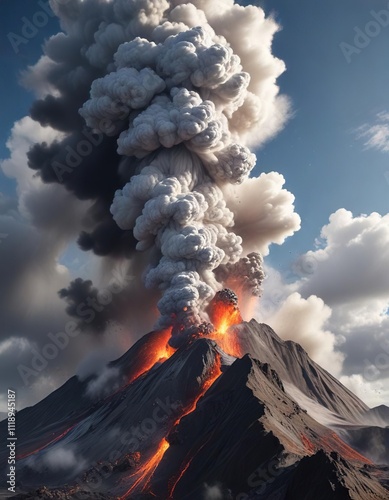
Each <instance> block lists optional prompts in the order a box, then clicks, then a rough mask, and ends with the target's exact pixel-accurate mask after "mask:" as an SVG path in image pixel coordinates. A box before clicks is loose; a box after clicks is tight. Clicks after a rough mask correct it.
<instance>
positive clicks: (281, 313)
mask: <svg viewBox="0 0 389 500" xmlns="http://www.w3.org/2000/svg"><path fill="white" fill-rule="evenodd" d="M388 217H389V214H386V215H380V214H378V213H372V214H369V215H358V216H354V215H353V214H352V213H351V212H349V211H347V210H345V209H339V210H338V211H336V212H335V213H334V214H332V215H331V216H330V219H329V223H328V224H327V225H325V226H324V227H323V228H322V230H321V235H320V236H321V238H320V239H319V240H317V242H316V247H315V248H314V249H313V250H310V251H308V252H307V253H305V254H303V255H301V256H300V257H299V258H298V259H297V261H296V262H295V263H294V265H293V276H294V280H290V279H289V280H288V282H285V281H284V279H283V277H282V275H281V274H279V273H277V272H276V271H274V270H272V269H269V270H268V272H267V274H268V279H267V281H266V282H265V293H264V296H263V299H262V301H261V303H260V306H259V310H260V312H261V318H262V319H263V320H265V321H267V322H268V323H269V324H270V325H271V326H273V327H274V328H275V330H276V331H277V332H278V333H279V334H280V335H281V336H282V337H283V338H291V339H292V340H296V341H297V342H299V343H301V345H302V346H303V347H304V348H305V349H306V350H307V351H308V353H309V354H310V355H311V356H312V357H313V359H315V361H318V362H319V364H321V365H322V366H324V367H325V368H327V369H328V370H329V371H331V372H332V373H334V370H335V373H336V372H338V374H339V373H340V374H341V376H342V378H341V380H342V381H343V382H344V383H345V385H347V386H348V387H349V388H350V389H352V390H354V392H356V393H357V394H358V395H360V396H361V397H362V399H363V400H364V401H366V402H367V403H368V404H373V405H374V404H379V403H386V404H388V403H389V399H388V394H387V391H386V389H385V387H386V386H385V384H386V380H387V379H388V377H389V316H388V310H389V261H388V251H387V249H388V248H389V246H388V245H389V224H388V222H389V218H388ZM296 277H297V280H296ZM289 278H290V277H289ZM316 341H317V342H318V343H317V344H316ZM334 361H335V363H334ZM340 368H341V371H340V372H339V369H340Z"/></svg>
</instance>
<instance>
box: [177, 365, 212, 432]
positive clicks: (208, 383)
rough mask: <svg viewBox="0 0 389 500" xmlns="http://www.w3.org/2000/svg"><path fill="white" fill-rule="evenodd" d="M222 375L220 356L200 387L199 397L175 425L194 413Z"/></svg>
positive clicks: (185, 410)
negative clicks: (200, 401) (198, 404)
mask: <svg viewBox="0 0 389 500" xmlns="http://www.w3.org/2000/svg"><path fill="white" fill-rule="evenodd" d="M221 374H222V371H221V362H220V356H217V358H216V360H215V364H214V365H213V367H212V369H211V371H210V372H209V374H208V376H207V378H206V379H205V381H204V382H203V384H202V386H201V387H200V391H199V393H198V395H197V396H196V398H195V399H194V401H193V402H192V403H191V404H190V405H189V406H188V407H187V408H185V409H184V412H183V413H182V415H181V416H180V418H178V419H177V420H176V421H175V422H174V425H178V424H179V423H180V421H181V419H182V418H183V417H185V416H186V415H188V414H189V413H192V411H194V410H195V409H196V406H197V403H198V401H199V399H200V398H201V397H203V396H204V394H205V393H206V392H207V391H208V389H209V388H210V387H211V385H212V384H213V383H214V382H215V380H216V379H218V378H219V377H220V375H221Z"/></svg>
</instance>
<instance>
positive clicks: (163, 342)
mask: <svg viewBox="0 0 389 500" xmlns="http://www.w3.org/2000/svg"><path fill="white" fill-rule="evenodd" d="M170 337H171V328H167V329H165V330H157V331H155V332H153V333H152V335H151V336H150V339H149V340H148V342H146V343H145V344H144V345H142V347H141V349H140V350H139V353H138V356H137V364H136V366H135V367H134V369H133V370H132V371H131V373H130V374H129V376H128V379H127V385H129V384H131V383H132V382H134V380H136V379H137V378H139V377H140V376H141V375H143V374H144V373H146V372H147V371H149V370H150V369H151V368H152V367H153V366H154V365H155V364H156V363H161V362H163V361H165V360H166V359H168V358H170V356H172V355H173V354H174V352H175V351H176V349H174V348H173V347H171V346H170V345H169V344H168V341H169V339H170Z"/></svg>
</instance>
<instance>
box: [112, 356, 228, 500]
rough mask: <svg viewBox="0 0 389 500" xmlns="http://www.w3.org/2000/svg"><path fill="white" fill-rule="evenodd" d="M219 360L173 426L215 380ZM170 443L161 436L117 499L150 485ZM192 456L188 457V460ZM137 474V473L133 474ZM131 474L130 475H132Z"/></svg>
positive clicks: (218, 371)
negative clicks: (153, 451)
mask: <svg viewBox="0 0 389 500" xmlns="http://www.w3.org/2000/svg"><path fill="white" fill-rule="evenodd" d="M221 373H222V371H221V362H220V356H217V357H216V359H215V364H214V365H213V367H212V369H211V370H210V372H209V374H208V376H207V378H206V380H205V381H204V383H203V384H202V386H201V388H200V392H199V394H198V395H197V396H196V398H195V400H194V401H193V402H192V403H191V404H190V405H189V406H188V407H187V408H186V409H185V410H184V411H183V413H182V415H181V416H180V417H179V418H178V419H177V420H176V421H175V422H174V426H176V425H178V424H179V423H180V421H181V419H182V418H183V417H185V416H186V415H188V414H189V413H192V411H194V410H195V408H196V405H197V402H198V400H199V399H200V398H201V397H202V396H204V394H205V393H206V392H207V391H208V389H209V388H210V387H211V385H212V384H213V383H214V382H215V380H216V379H217V378H218V377H219V376H220V375H221ZM169 446H170V444H169V443H168V441H167V440H166V439H165V438H163V439H162V441H161V442H160V443H159V445H158V448H157V451H156V452H155V453H154V455H153V456H152V457H151V458H150V459H149V460H147V462H146V463H145V464H144V465H143V466H142V467H141V468H140V471H139V473H138V474H139V477H138V478H137V479H136V481H135V482H134V483H133V484H132V485H131V488H130V489H129V490H128V491H127V492H126V493H125V494H124V495H122V496H121V497H118V500H125V499H127V498H129V495H130V494H131V493H134V491H136V489H137V488H138V487H140V486H141V484H143V486H142V490H141V491H142V492H144V491H146V490H147V488H148V487H149V485H150V481H151V478H152V476H153V474H154V472H155V470H156V468H157V467H158V465H159V463H160V462H161V460H162V458H163V456H164V454H165V452H166V450H167V449H168V448H169ZM191 460H192V458H191V459H190V461H191ZM190 461H189V462H188V463H186V464H185V466H184V467H181V468H180V474H179V476H178V477H177V479H174V483H173V484H172V486H171V487H169V498H170V495H171V494H172V492H173V491H174V489H175V487H176V486H177V483H178V481H179V480H180V479H181V477H182V476H183V475H184V473H185V471H186V469H187V468H188V467H189V465H190ZM134 475H137V474H133V476H134ZM133 476H131V477H133Z"/></svg>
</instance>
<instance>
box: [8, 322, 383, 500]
mask: <svg viewBox="0 0 389 500" xmlns="http://www.w3.org/2000/svg"><path fill="white" fill-rule="evenodd" d="M238 334H239V335H238ZM168 335H169V332H164V331H160V332H152V333H151V334H149V335H148V336H146V337H144V338H143V339H141V341H139V342H138V343H137V344H136V345H134V346H133V347H132V348H131V349H130V350H129V351H128V352H127V353H126V354H124V355H123V356H122V357H121V358H120V359H119V360H116V361H115V362H112V363H110V365H109V369H112V370H113V372H114V373H116V377H117V378H116V381H115V383H114V384H113V385H112V381H111V385H108V386H107V388H106V389H107V390H110V392H109V393H108V395H107V394H106V391H105V392H104V393H103V394H104V395H103V396H101V397H100V398H94V399H92V400H91V398H90V394H89V393H88V387H90V385H89V384H93V381H94V379H93V378H92V379H87V380H85V381H84V382H80V381H79V380H78V379H77V378H75V377H73V378H72V379H70V380H69V381H68V382H67V383H66V384H64V385H63V386H62V387H61V388H59V389H58V390H57V391H55V392H54V393H53V394H51V395H50V396H48V397H47V398H46V399H45V400H43V401H42V402H41V403H39V404H38V405H36V406H35V407H33V408H28V409H26V410H23V411H21V412H19V413H18V416H17V418H18V422H20V428H21V429H22V430H23V434H22V439H20V441H19V442H18V450H17V453H18V457H19V459H18V464H17V467H18V488H19V496H18V497H17V498H26V499H27V498H69V499H70V498H84V499H85V498H116V499H119V500H124V499H137V498H139V499H145V500H146V499H155V498H157V499H160V500H166V499H167V498H171V499H173V500H176V499H177V500H183V499H188V500H202V499H204V500H205V499H206V498H209V496H207V495H209V494H210V493H209V492H210V491H217V492H218V493H217V494H218V495H219V498H223V499H224V498H225V499H232V498H234V499H235V498H239V499H243V498H269V499H272V498H274V499H276V498H279V499H280V500H281V499H292V498H299V499H300V498H301V499H303V498H313V497H315V498H316V495H314V496H312V495H311V488H314V486H313V484H312V481H311V482H310V481H306V480H302V479H301V478H304V475H306V474H308V473H309V470H310V469H309V468H310V467H312V465H310V464H314V465H313V467H318V469H319V470H321V473H320V478H321V479H320V480H321V481H322V482H323V485H324V486H323V488H322V489H320V491H322V492H324V491H330V490H328V488H329V487H331V488H335V490H333V491H340V492H342V494H344V495H346V494H347V495H349V496H333V497H331V496H327V497H324V496H321V497H319V496H317V498H323V499H324V498H326V499H327V498H352V499H355V500H369V498H371V499H385V498H388V495H389V492H388V490H386V489H385V488H384V486H383V484H384V483H385V480H387V477H388V472H387V470H386V469H385V468H381V469H379V468H375V467H374V464H372V463H371V462H370V460H369V459H368V458H365V457H364V456H363V455H361V454H360V453H358V452H357V451H356V450H354V449H353V448H351V447H350V446H349V445H348V444H346V443H345V442H344V441H343V440H342V439H340V438H339V436H338V435H337V434H336V433H335V432H334V430H333V429H330V428H328V427H326V426H325V425H322V424H321V423H319V422H318V421H317V420H315V419H314V418H313V417H312V416H311V415H309V414H308V413H307V412H306V411H305V410H303V409H302V408H301V406H300V405H299V404H298V402H296V401H295V400H294V399H293V398H292V397H291V395H290V394H289V393H288V391H286V390H285V387H284V384H283V381H282V378H284V380H285V379H286V380H287V381H288V383H289V384H291V383H292V381H293V383H296V384H297V383H299V381H301V384H302V386H301V387H299V389H300V390H301V392H302V393H304V394H309V395H310V397H313V395H315V396H316V398H317V399H316V400H318V399H319V398H321V399H320V400H321V401H322V402H323V401H324V402H326V398H330V397H332V398H333V400H334V403H333V408H332V409H333V411H336V412H338V413H339V414H340V413H341V411H340V410H339V408H337V406H336V404H337V402H338V401H339V400H341V399H342V398H345V397H346V396H348V397H349V400H350V405H354V407H355V408H352V409H351V411H350V414H351V415H353V414H354V412H357V409H358V411H359V407H360V406H361V405H362V406H364V405H363V403H361V402H360V401H359V400H358V398H356V397H355V396H353V395H352V394H351V393H349V391H347V389H345V388H344V387H343V386H342V385H341V384H340V383H339V382H337V381H336V380H335V379H333V377H331V376H330V375H329V374H328V373H327V372H325V370H322V369H321V368H320V367H318V365H316V364H314V363H313V362H312V361H311V360H310V359H309V357H308V356H307V354H306V353H305V352H304V351H303V350H302V349H301V348H300V347H298V348H297V347H296V345H293V344H292V343H289V342H283V341H281V340H280V339H279V338H278V337H277V336H276V335H275V334H274V332H273V331H272V330H271V329H270V328H269V327H266V325H258V324H257V323H255V322H254V321H251V322H250V323H243V324H242V325H238V326H237V327H234V328H232V329H230V331H229V332H227V333H226V335H232V336H235V337H236V338H235V340H236V341H237V342H238V341H239V342H240V343H241V345H242V346H244V345H246V350H249V349H248V348H247V346H249V347H250V346H251V348H250V350H251V351H253V352H254V350H255V349H256V355H255V354H253V352H252V353H251V354H246V355H244V356H243V357H242V358H239V359H236V360H235V359H234V358H232V357H231V356H227V355H225V353H223V352H222V351H221V349H220V348H219V347H218V345H217V344H216V342H215V341H213V340H209V339H206V338H202V339H198V340H196V341H194V342H192V343H190V344H186V345H184V346H182V347H181V348H180V349H178V350H176V351H175V352H173V351H174V350H172V349H171V348H169V347H168V346H167V345H166V342H167V339H168ZM243 341H244V342H245V343H243ZM266 346H267V347H266ZM272 346H273V347H272ZM280 346H281V347H280ZM260 347H262V349H260ZM271 347H272V348H271ZM288 349H289V351H290V352H289V353H288ZM304 370H305V371H304ZM313 370H315V372H314V371H313ZM289 372H290V374H291V375H290V376H289V378H286V375H287V374H288V373H289ZM72 388H73V390H74V400H73V398H72ZM308 389H309V391H310V392H308ZM83 391H84V392H83ZM331 391H333V394H331ZM88 402H89V403H88ZM343 406H344V405H343ZM343 406H340V409H341V410H343V409H344V408H343ZM50 409H53V412H52V414H51V415H50V416H45V413H46V412H48V411H49V412H50V411H51V410H50ZM61 410H62V411H61ZM362 410H364V411H365V409H364V408H363V407H362ZM68 415H70V416H68ZM18 425H19V424H18ZM64 428H65V430H64ZM29 429H30V432H29ZM33 446H34V447H35V448H33ZM4 449H5V446H2V450H4ZM320 450H324V451H323V453H320ZM331 453H332V455H331ZM2 454H3V455H4V452H3V451H2ZM304 457H308V458H307V459H304ZM3 458H4V456H0V460H1V463H3ZM316 460H318V463H317V464H316V462H315V461H316ZM315 464H316V465H315ZM2 472H3V471H2ZM2 477H4V474H3V475H2ZM362 486H363V488H362ZM43 487H49V488H50V491H49V490H47V489H44V488H43ZM275 487H277V489H276V490H275V489H274V488H275ZM42 488H43V489H42ZM38 490H39V491H38ZM23 491H24V492H25V493H22V492H23ZM312 491H316V490H314V489H312ZM270 492H274V495H278V496H271V495H273V493H271V494H270ZM266 494H267V495H268V496H266ZM50 495H57V496H54V497H51V496H50ZM261 495H262V496H261ZM263 495H265V496H263ZM280 495H281V496H280ZM293 495H297V496H293ZM363 495H364V496H363ZM369 495H371V496H369Z"/></svg>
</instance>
